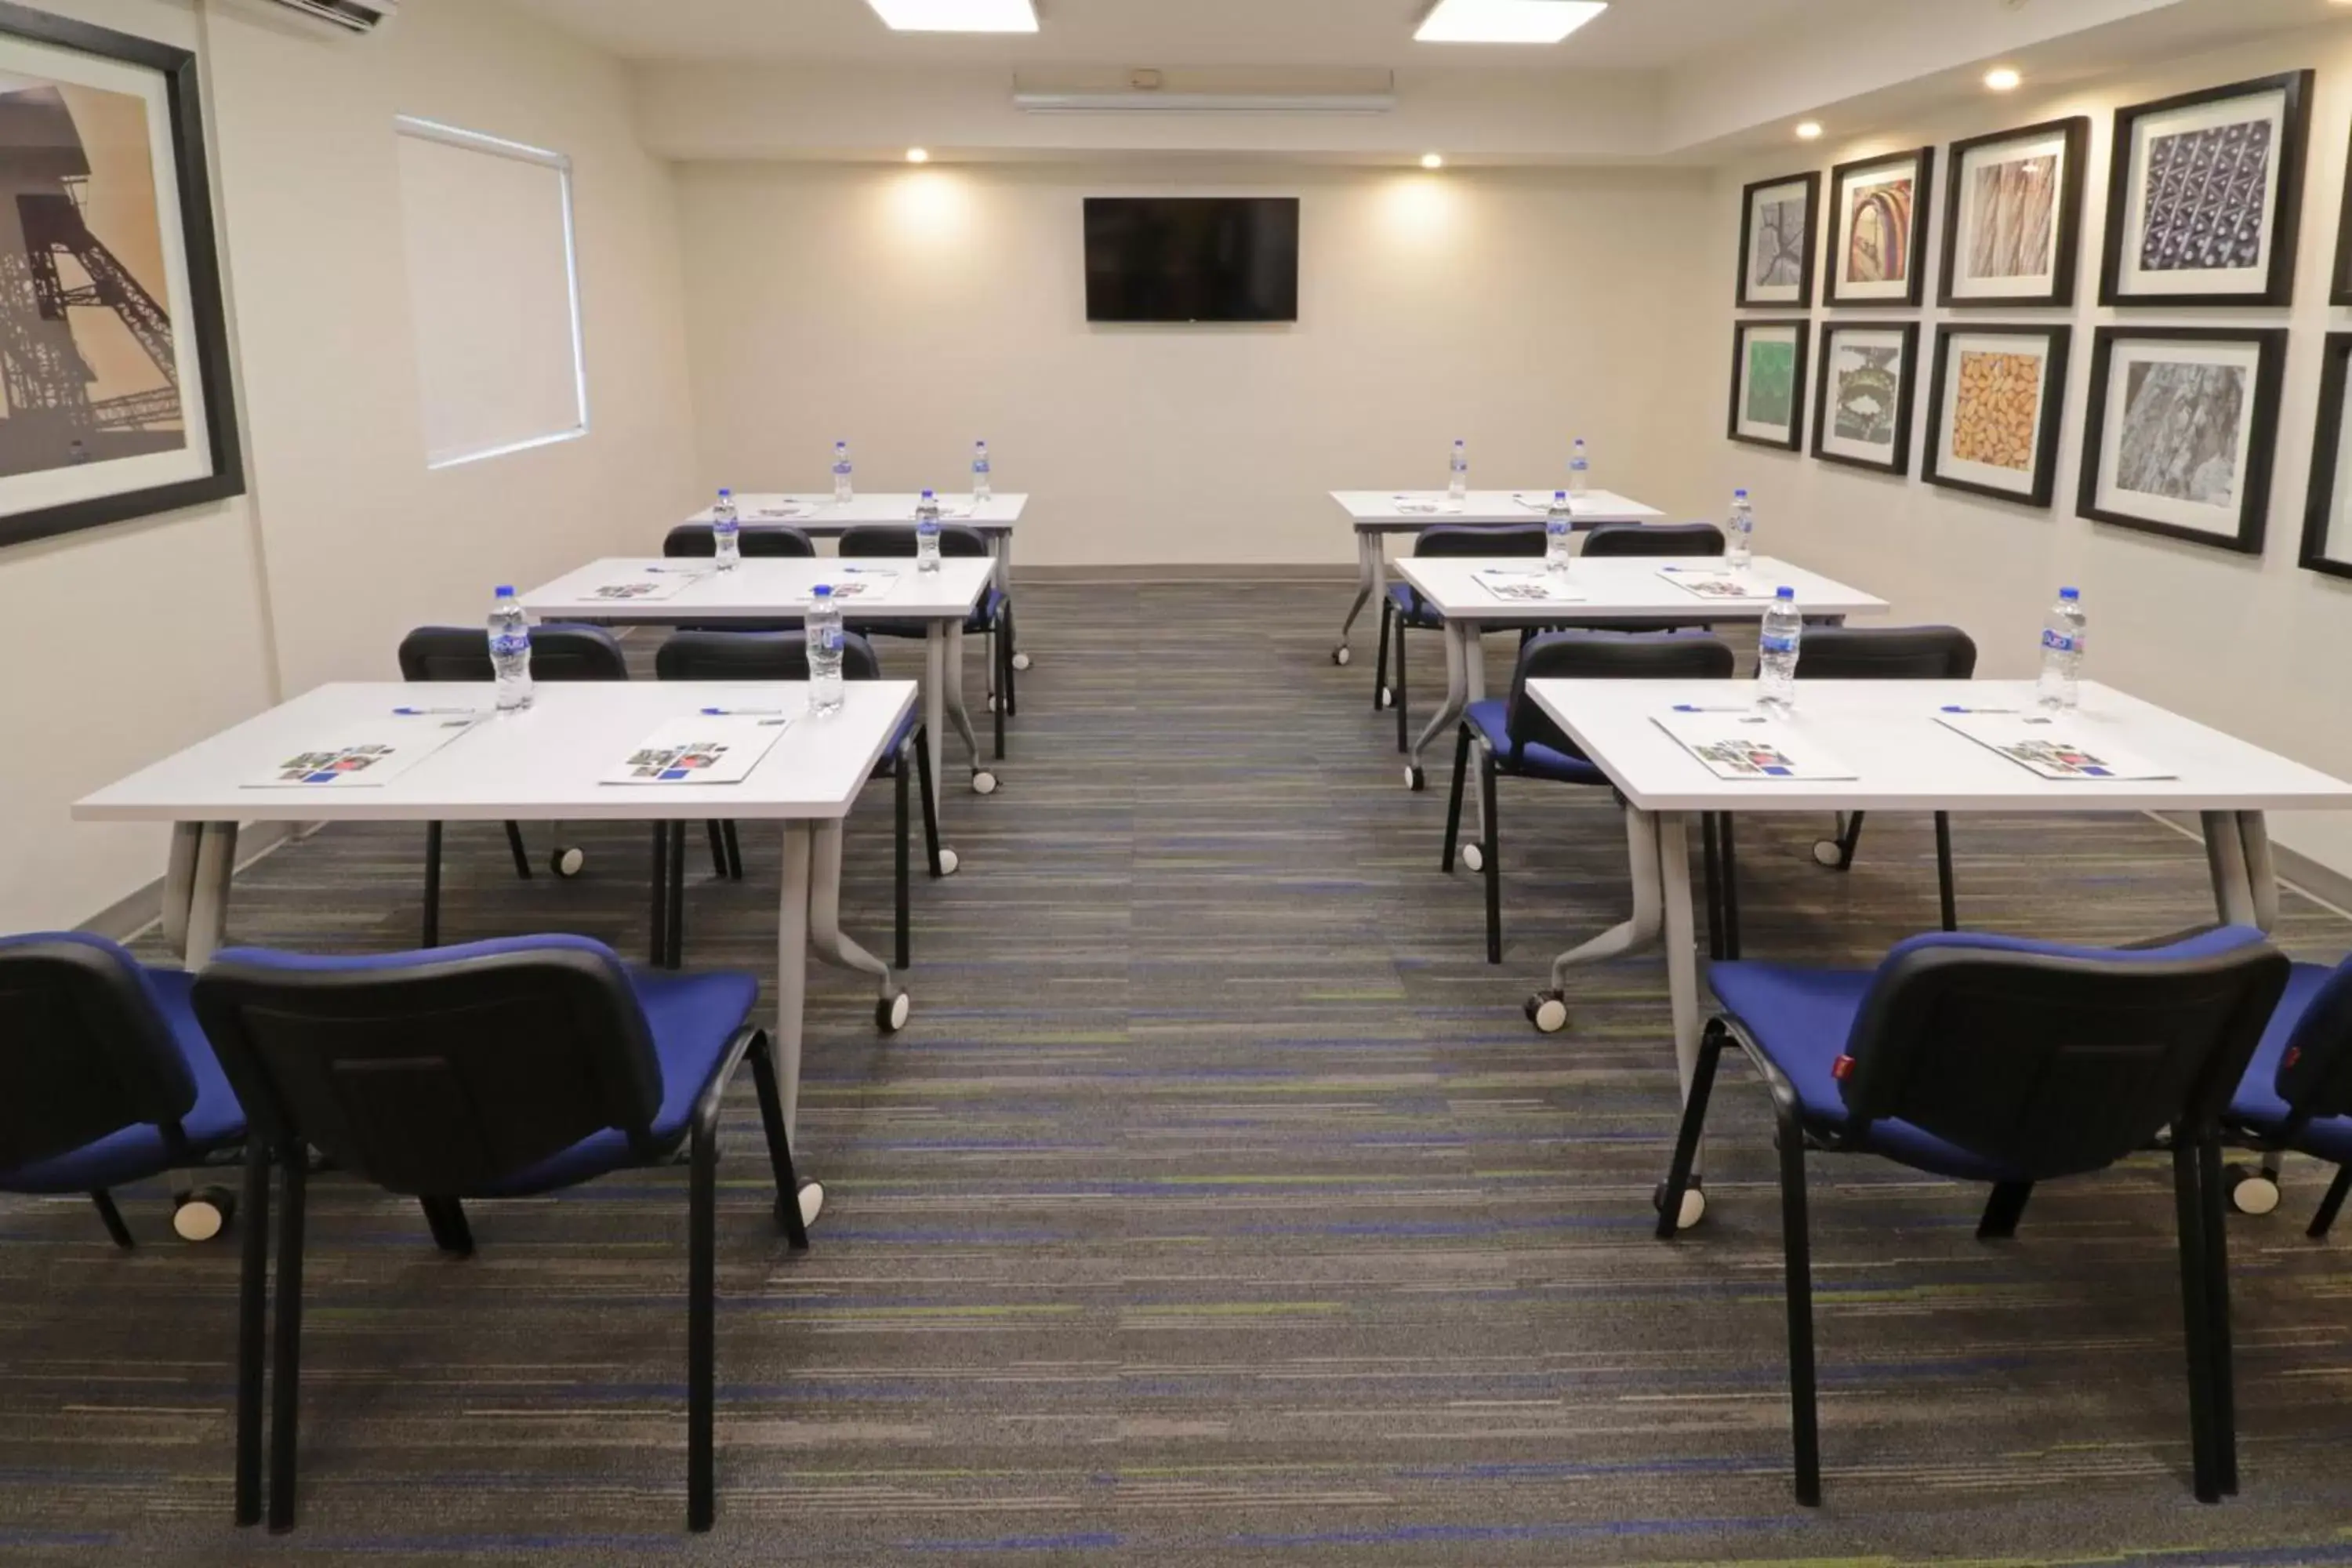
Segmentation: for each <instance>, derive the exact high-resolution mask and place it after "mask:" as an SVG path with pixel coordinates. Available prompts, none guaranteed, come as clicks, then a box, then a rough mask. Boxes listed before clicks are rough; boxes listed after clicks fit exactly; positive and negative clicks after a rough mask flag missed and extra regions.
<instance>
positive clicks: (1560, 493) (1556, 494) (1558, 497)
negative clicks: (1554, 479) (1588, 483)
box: [1551, 490, 1568, 504]
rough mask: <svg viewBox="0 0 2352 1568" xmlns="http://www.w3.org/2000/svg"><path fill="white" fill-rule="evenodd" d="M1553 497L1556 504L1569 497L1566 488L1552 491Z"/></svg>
mask: <svg viewBox="0 0 2352 1568" xmlns="http://www.w3.org/2000/svg"><path fill="white" fill-rule="evenodd" d="M1551 499H1552V500H1553V502H1554V503H1555V504H1557V503H1559V502H1560V501H1564V500H1567V499H1568V492H1567V491H1566V490H1554V491H1552V492H1551Z"/></svg>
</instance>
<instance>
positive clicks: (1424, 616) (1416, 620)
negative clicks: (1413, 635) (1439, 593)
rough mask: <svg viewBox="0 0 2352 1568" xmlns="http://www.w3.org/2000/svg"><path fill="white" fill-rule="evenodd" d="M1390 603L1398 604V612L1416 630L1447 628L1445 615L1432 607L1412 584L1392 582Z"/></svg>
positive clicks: (1428, 630)
mask: <svg viewBox="0 0 2352 1568" xmlns="http://www.w3.org/2000/svg"><path fill="white" fill-rule="evenodd" d="M1389 603H1390V604H1391V605H1395V606H1396V613H1397V615H1398V616H1400V617H1401V618H1402V620H1403V621H1404V624H1405V625H1406V626H1411V627H1412V628H1413V629H1414V630H1415V631H1423V632H1434V631H1443V630H1444V628H1445V617H1444V616H1441V615H1439V614H1438V613H1437V612H1436V611H1435V610H1433V609H1431V608H1430V607H1429V605H1427V604H1426V603H1424V602H1423V599H1422V596H1421V595H1419V594H1417V593H1415V592H1414V591H1413V589H1412V585H1411V584H1405V583H1391V584H1389Z"/></svg>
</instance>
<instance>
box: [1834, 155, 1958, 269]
mask: <svg viewBox="0 0 2352 1568" xmlns="http://www.w3.org/2000/svg"><path fill="white" fill-rule="evenodd" d="M1935 173H1936V150H1935V149H1934V148H1933V147H1922V148H1920V149H1919V150H1918V151H1916V152H1915V153H1894V154H1892V155H1890V156H1887V157H1884V158H1865V159H1864V160H1862V161H1861V162H1859V163H1840V164H1839V165H1838V166H1837V167H1836V168H1834V169H1832V170H1831V171H1830V247H1829V255H1828V257H1827V258H1826V268H1825V270H1824V273H1823V277H1824V279H1825V280H1826V282H1825V286H1824V287H1823V288H1822V302H1823V303H1824V304H1827V305H1830V306H1832V308H1834V307H1837V306H1842V305H1895V306H1912V307H1916V306H1917V305H1918V303H1919V302H1920V300H1922V299H1924V298H1926V294H1927V198H1928V195H1929V191H1930V187H1931V186H1932V185H1933V184H1934V181H1935Z"/></svg>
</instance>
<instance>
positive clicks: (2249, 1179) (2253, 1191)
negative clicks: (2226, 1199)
mask: <svg viewBox="0 0 2352 1568" xmlns="http://www.w3.org/2000/svg"><path fill="white" fill-rule="evenodd" d="M2222 1179H2223V1181H2224V1182H2225V1183H2227V1184H2228V1188H2229V1193H2230V1206H2231V1208H2233V1209H2236V1210H2237V1211H2238V1212H2239V1213H2240V1214H2248V1215H2266V1214H2271V1213H2273V1212H2274V1211H2275V1210H2276V1209H2277V1208H2278V1206H2279V1186H2278V1182H2277V1180H2276V1179H2275V1178H2273V1176H2271V1175H2270V1174H2269V1173H2267V1172H2263V1171H2258V1170H2256V1169H2254V1168H2253V1167H2252V1166H2251V1165H2232V1166H2231V1167H2230V1168H2229V1169H2228V1170H2227V1171H2226V1172H2224V1173H2222Z"/></svg>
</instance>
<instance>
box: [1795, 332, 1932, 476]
mask: <svg viewBox="0 0 2352 1568" xmlns="http://www.w3.org/2000/svg"><path fill="white" fill-rule="evenodd" d="M1918 357H1919V323H1918V322H1916V321H1905V322H1903V323H1902V324H1901V325H1899V326H1884V327H1882V326H1879V325H1877V324H1875V323H1874V322H1869V321H1824V322H1822V349H1821V355H1820V363H1819V367H1818V369H1817V370H1816V371H1815V373H1814V376H1815V382H1816V387H1815V392H1814V402H1813V456H1814V457H1816V458H1822V460H1823V461H1825V462H1832V463H1846V464H1850V465H1852V466H1853V467H1854V468H1872V469H1875V470H1876V471H1877V472H1879V473H1882V474H1907V473H1909V472H1910V471H1911V388H1912V384H1913V382H1914V381H1915V379H1916V373H1915V371H1914V369H1913V366H1914V365H1915V363H1916V362H1917V360H1918Z"/></svg>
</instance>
